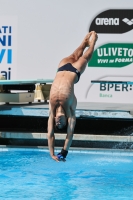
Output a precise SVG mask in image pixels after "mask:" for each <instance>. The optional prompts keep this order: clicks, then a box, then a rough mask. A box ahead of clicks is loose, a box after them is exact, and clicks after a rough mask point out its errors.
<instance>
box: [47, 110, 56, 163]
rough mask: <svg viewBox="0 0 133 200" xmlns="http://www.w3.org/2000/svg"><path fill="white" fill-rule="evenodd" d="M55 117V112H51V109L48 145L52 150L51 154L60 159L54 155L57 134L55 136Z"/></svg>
mask: <svg viewBox="0 0 133 200" xmlns="http://www.w3.org/2000/svg"><path fill="white" fill-rule="evenodd" d="M53 124H54V117H53V114H52V113H51V110H50V115H49V119H48V134H47V137H48V147H49V151H50V155H51V157H52V158H53V159H54V160H56V161H59V160H58V158H57V156H55V155H54V142H55V136H54V127H53V126H54V125H53Z"/></svg>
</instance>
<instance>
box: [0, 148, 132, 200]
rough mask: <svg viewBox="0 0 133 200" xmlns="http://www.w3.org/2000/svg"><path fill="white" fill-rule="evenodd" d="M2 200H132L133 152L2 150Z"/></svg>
mask: <svg viewBox="0 0 133 200" xmlns="http://www.w3.org/2000/svg"><path fill="white" fill-rule="evenodd" d="M0 199H1V200H5V199H8V200H16V199H17V200H18V199H20V200H23V199H24V200H86V199H87V200H115V199H117V200H125V199H126V200H130V199H131V200H132V199H133V154H132V155H130V154H129V155H128V154H127V155H126V156H125V155H123V156H122V155H120V154H115V153H113V154H108V153H107V154H106V153H104V154H97V153H96V154H95V153H93V154H92V153H89V152H88V153H83V152H82V153H76V152H75V153H74V152H69V154H68V157H67V161H66V162H59V163H58V162H55V161H54V160H52V159H51V158H50V156H49V153H48V152H45V151H26V150H25V151H19V150H18V151H1V152H0Z"/></svg>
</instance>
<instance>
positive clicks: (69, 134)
mask: <svg viewBox="0 0 133 200" xmlns="http://www.w3.org/2000/svg"><path fill="white" fill-rule="evenodd" d="M75 124H76V117H75V116H71V117H69V118H68V126H67V136H66V140H65V144H64V150H67V151H68V150H69V147H70V146H71V144H72V139H73V133H74V128H75Z"/></svg>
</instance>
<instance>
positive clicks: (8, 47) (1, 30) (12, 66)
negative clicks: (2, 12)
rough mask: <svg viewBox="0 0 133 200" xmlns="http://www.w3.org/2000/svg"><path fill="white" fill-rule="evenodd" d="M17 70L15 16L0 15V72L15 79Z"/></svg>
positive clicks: (6, 77)
mask: <svg viewBox="0 0 133 200" xmlns="http://www.w3.org/2000/svg"><path fill="white" fill-rule="evenodd" d="M16 72H17V18H16V17H13V16H1V17H0V74H2V75H3V76H4V77H5V79H7V80H10V79H15V78H16Z"/></svg>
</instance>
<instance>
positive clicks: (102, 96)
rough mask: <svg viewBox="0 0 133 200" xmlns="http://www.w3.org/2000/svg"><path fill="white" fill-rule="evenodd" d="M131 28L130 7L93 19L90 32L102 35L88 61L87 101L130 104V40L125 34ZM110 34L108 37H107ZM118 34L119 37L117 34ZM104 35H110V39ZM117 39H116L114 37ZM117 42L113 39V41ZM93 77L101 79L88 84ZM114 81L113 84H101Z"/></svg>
mask: <svg viewBox="0 0 133 200" xmlns="http://www.w3.org/2000/svg"><path fill="white" fill-rule="evenodd" d="M132 29H133V9H132V10H131V9H124V10H122V9H110V10H105V11H103V12H101V13H99V14H98V15H96V17H94V19H93V20H92V22H91V23H90V27H89V31H93V30H95V31H96V32H97V34H98V35H100V36H101V35H104V37H105V39H104V38H103V39H102V41H100V43H101V44H100V46H98V47H96V48H95V50H94V53H93V56H92V58H91V60H90V61H89V62H88V68H89V69H88V74H89V77H88V80H87V84H86V85H88V86H87V89H86V91H85V95H84V96H85V98H84V99H85V101H87V102H109V103H132V102H133V84H126V83H123V84H122V83H115V81H121V82H122V81H131V82H132V83H133V39H132V38H131V37H130V38H128V41H130V42H127V36H125V34H126V33H127V32H129V31H131V32H132ZM109 35H111V37H109ZM118 35H119V36H120V37H119V36H118ZM107 38H111V39H110V40H109V39H108V42H107ZM116 38H117V39H116ZM114 41H116V42H114ZM92 80H98V81H101V82H100V83H91V81H92ZM102 81H114V83H102Z"/></svg>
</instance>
